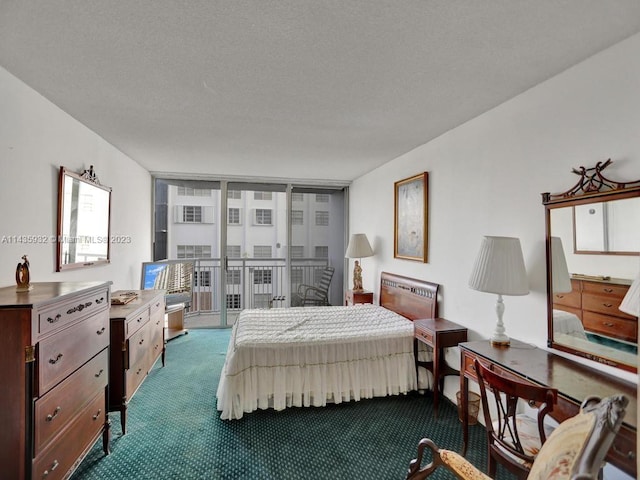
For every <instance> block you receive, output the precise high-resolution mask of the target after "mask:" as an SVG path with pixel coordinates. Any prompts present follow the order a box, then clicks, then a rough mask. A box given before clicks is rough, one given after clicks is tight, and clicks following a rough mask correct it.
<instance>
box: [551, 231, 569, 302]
mask: <svg viewBox="0 0 640 480" xmlns="http://www.w3.org/2000/svg"><path fill="white" fill-rule="evenodd" d="M571 290H573V287H572V285H571V277H570V276H569V268H567V259H566V257H565V256H564V248H562V240H561V239H560V237H551V291H552V292H553V293H554V294H556V293H569V292H570V291H571Z"/></svg>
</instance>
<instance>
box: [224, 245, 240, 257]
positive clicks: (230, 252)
mask: <svg viewBox="0 0 640 480" xmlns="http://www.w3.org/2000/svg"><path fill="white" fill-rule="evenodd" d="M227 257H229V258H240V245H227Z"/></svg>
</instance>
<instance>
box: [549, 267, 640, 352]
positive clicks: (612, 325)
mask: <svg viewBox="0 0 640 480" xmlns="http://www.w3.org/2000/svg"><path fill="white" fill-rule="evenodd" d="M571 285H572V287H573V288H572V291H571V292H569V293H556V294H554V296H553V308H554V309H556V310H564V311H566V312H571V313H573V314H575V315H576V316H577V317H578V318H579V319H580V320H581V321H582V325H583V326H584V329H585V330H586V331H587V332H593V333H597V334H599V335H604V336H607V337H611V338H615V339H617V340H625V341H627V342H633V343H637V342H638V319H637V317H633V316H631V315H627V314H626V313H624V312H621V311H620V310H619V309H618V307H619V306H620V303H621V302H622V299H623V298H624V296H625V295H626V293H627V290H629V286H630V285H631V280H623V279H610V280H585V279H578V278H572V279H571Z"/></svg>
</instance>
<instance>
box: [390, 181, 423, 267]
mask: <svg viewBox="0 0 640 480" xmlns="http://www.w3.org/2000/svg"><path fill="white" fill-rule="evenodd" d="M428 193H429V173H428V172H422V173H420V174H418V175H414V176H413V177H409V178H405V179H404V180H400V181H397V182H395V183H394V209H393V222H394V227H393V232H394V235H393V256H394V258H401V259H404V260H414V261H417V262H422V263H427V260H428V256H427V251H428V244H429V235H428V233H429V232H428V229H427V218H428V200H427V199H428Z"/></svg>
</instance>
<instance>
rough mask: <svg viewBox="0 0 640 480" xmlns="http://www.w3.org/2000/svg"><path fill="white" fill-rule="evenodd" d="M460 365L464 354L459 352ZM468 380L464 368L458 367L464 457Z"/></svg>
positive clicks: (466, 443)
mask: <svg viewBox="0 0 640 480" xmlns="http://www.w3.org/2000/svg"><path fill="white" fill-rule="evenodd" d="M460 361H461V365H463V366H464V356H463V355H462V354H461V358H460ZM468 397H469V380H468V379H467V377H466V376H465V374H464V368H462V367H461V368H460V407H461V415H462V453H461V455H462V456H463V457H464V456H465V455H466V454H467V446H468V445H469V403H468V401H467V398H468Z"/></svg>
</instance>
